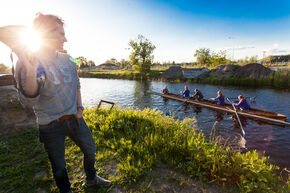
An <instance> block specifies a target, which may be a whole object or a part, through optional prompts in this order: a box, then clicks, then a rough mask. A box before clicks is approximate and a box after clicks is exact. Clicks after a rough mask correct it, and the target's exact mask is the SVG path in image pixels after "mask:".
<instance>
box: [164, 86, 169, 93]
mask: <svg viewBox="0 0 290 193" xmlns="http://www.w3.org/2000/svg"><path fill="white" fill-rule="evenodd" d="M162 94H169V91H168V88H167V86H164V88H163V91H162Z"/></svg>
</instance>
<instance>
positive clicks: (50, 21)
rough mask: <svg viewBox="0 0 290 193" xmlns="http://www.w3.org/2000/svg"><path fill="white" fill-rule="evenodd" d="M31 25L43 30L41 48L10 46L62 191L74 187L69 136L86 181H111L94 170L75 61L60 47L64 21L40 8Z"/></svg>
mask: <svg viewBox="0 0 290 193" xmlns="http://www.w3.org/2000/svg"><path fill="white" fill-rule="evenodd" d="M33 27H34V28H35V30H37V31H38V32H39V33H40V34H41V38H42V45H41V48H40V49H39V51H37V52H36V53H33V54H31V53H30V54H28V52H26V51H25V49H24V48H23V47H17V46H16V47H13V48H12V49H13V51H14V52H15V54H16V55H17V56H18V58H19V60H18V62H17V65H16V72H15V78H16V80H17V84H18V87H19V88H20V89H19V91H20V92H19V96H20V99H21V101H22V102H23V103H25V104H30V105H32V106H33V109H34V111H35V114H36V117H37V122H38V125H39V138H40V141H41V142H42V143H44V147H45V149H46V152H47V153H48V157H49V160H50V163H51V167H52V171H53V176H54V179H55V181H56V184H57V187H58V188H59V190H60V192H72V190H71V185H70V182H69V178H68V175H67V170H66V163H65V145H64V141H65V137H66V136H69V137H70V138H71V139H72V140H73V141H74V142H75V143H76V144H77V145H78V146H79V147H80V149H81V150H82V152H83V154H84V160H83V161H84V162H83V164H84V170H85V173H86V181H87V183H86V184H87V185H88V186H92V185H97V186H110V184H111V182H110V181H108V180H105V179H103V178H101V177H99V176H97V175H96V169H95V167H94V164H95V152H96V145H95V142H94V139H93V137H92V134H91V132H90V130H89V128H88V126H87V125H86V123H85V121H84V119H83V117H82V116H83V106H82V98H81V91H80V81H79V77H78V74H77V67H76V64H75V63H73V62H72V61H71V57H70V56H69V55H68V54H64V53H60V52H58V51H59V50H63V44H64V43H65V42H66V41H67V40H66V38H65V31H64V22H63V20H62V19H61V18H59V17H57V16H55V15H45V14H42V13H38V14H36V17H35V19H34V21H33ZM0 40H1V39H0ZM1 41H2V40H1Z"/></svg>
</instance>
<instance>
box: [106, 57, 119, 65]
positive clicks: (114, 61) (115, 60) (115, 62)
mask: <svg viewBox="0 0 290 193" xmlns="http://www.w3.org/2000/svg"><path fill="white" fill-rule="evenodd" d="M105 63H112V64H118V60H117V59H116V58H111V59H110V60H106V62H105Z"/></svg>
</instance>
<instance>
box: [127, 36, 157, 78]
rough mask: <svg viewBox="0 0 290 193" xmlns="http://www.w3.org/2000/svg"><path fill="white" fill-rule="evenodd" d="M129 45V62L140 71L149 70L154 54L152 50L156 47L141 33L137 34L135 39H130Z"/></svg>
mask: <svg viewBox="0 0 290 193" xmlns="http://www.w3.org/2000/svg"><path fill="white" fill-rule="evenodd" d="M129 46H130V47H131V49H132V52H131V54H130V62H131V64H132V65H133V66H135V67H136V68H137V70H138V71H139V72H141V73H145V72H148V71H150V67H151V64H152V62H153V58H154V56H153V55H152V54H153V51H154V49H155V48H156V47H155V46H154V45H153V44H152V43H151V42H150V41H149V40H148V39H146V38H145V37H144V36H143V35H138V39H137V40H135V41H134V40H130V42H129Z"/></svg>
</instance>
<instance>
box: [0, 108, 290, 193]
mask: <svg viewBox="0 0 290 193" xmlns="http://www.w3.org/2000/svg"><path fill="white" fill-rule="evenodd" d="M85 119H86V120H87V124H88V126H89V127H90V129H91V131H92V134H93V136H94V139H95V142H96V145H97V155H96V160H97V162H96V166H97V168H99V171H98V172H99V174H100V175H101V176H104V177H107V178H109V179H110V180H112V181H113V186H112V187H111V188H109V189H98V190H97V191H98V192H106V191H108V190H116V189H118V190H123V191H131V192H150V191H151V192H154V191H155V192H156V191H159V192H166V191H167V190H166V189H162V188H161V189H156V183H159V184H166V183H168V181H169V182H170V183H169V184H172V183H173V181H172V180H173V179H172V178H173V176H174V175H172V173H171V174H170V175H168V176H167V178H164V181H161V182H160V179H161V176H162V175H164V174H163V173H162V174H161V173H159V172H155V177H154V176H153V177H152V173H154V171H156V170H157V171H160V170H158V168H160V167H163V168H164V167H166V168H169V169H170V170H171V171H177V172H181V173H183V174H184V175H186V176H187V177H186V178H182V179H179V180H178V181H176V179H175V180H174V183H176V186H183V188H184V187H185V186H186V188H187V189H189V190H192V191H194V190H196V186H197V185H196V184H193V185H192V184H190V183H188V180H189V179H199V181H201V182H203V185H201V187H202V189H201V190H205V191H206V189H207V187H209V186H210V185H207V183H209V182H211V184H219V185H220V186H218V188H216V189H215V190H216V192H226V190H227V191H232V192H236V191H237V190H239V191H240V192H287V191H289V190H290V189H289V187H290V181H288V182H287V183H285V182H282V181H281V178H280V177H278V176H276V175H275V173H276V171H277V169H278V167H276V166H274V165H271V164H269V162H268V160H267V158H266V157H263V158H259V157H258V154H257V153H256V152H255V151H253V152H247V153H246V154H241V153H231V151H230V149H228V148H227V149H225V148H223V147H221V146H219V145H218V143H217V140H215V139H214V136H211V139H212V140H211V142H206V141H205V138H204V135H203V134H202V133H196V132H195V129H194V127H195V124H193V120H189V119H188V120H184V121H182V122H180V121H175V120H174V119H173V118H172V117H167V116H164V115H162V114H161V113H160V112H158V111H154V110H149V109H146V110H143V111H140V110H130V109H113V110H112V111H111V112H109V111H108V110H106V109H105V110H104V109H90V110H86V111H85ZM66 148H67V150H66V160H67V168H68V172H69V176H70V178H71V179H72V180H71V181H72V187H73V189H74V191H76V192H88V191H91V190H89V189H87V188H85V187H84V186H83V185H84V183H85V177H84V172H83V168H82V156H81V152H80V150H79V148H78V147H77V146H75V145H74V144H73V143H72V142H71V141H70V140H66ZM162 171H163V170H162ZM148 176H150V177H148ZM148 178H149V179H148ZM155 179H156V180H155ZM162 179H163V178H162ZM158 180H159V181H158ZM144 182H147V183H144ZM287 184H288V186H287ZM221 185H225V186H224V187H223V186H221ZM0 187H1V191H0V192H37V191H40V190H45V191H46V192H56V188H55V185H54V183H53V178H52V173H51V169H50V166H49V163H48V158H47V155H46V153H45V152H44V148H43V145H42V144H41V143H39V141H38V135H37V129H31V130H26V131H24V132H22V133H20V134H19V135H18V136H15V137H10V138H3V137H2V138H1V140H0ZM160 187H162V186H160ZM229 187H230V189H228V188H229ZM154 188H155V189H154Z"/></svg>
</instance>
